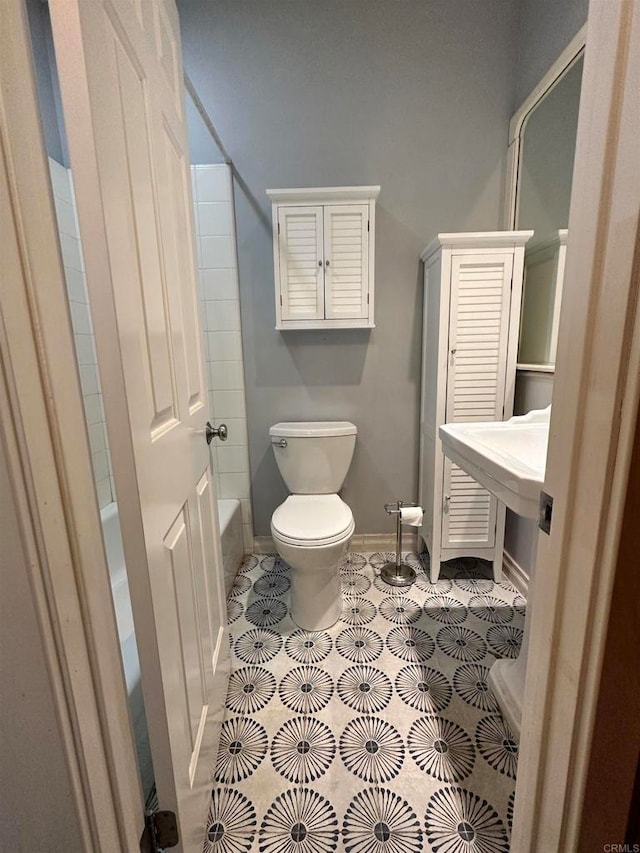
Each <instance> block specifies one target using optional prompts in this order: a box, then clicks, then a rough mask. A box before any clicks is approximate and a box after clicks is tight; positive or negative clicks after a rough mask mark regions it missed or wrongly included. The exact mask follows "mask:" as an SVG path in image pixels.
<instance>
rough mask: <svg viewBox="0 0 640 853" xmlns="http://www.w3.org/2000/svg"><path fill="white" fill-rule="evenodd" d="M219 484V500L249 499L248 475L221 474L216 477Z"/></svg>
mask: <svg viewBox="0 0 640 853" xmlns="http://www.w3.org/2000/svg"><path fill="white" fill-rule="evenodd" d="M218 481H219V483H220V497H221V498H248V497H249V475H248V474H223V473H220V474H219V475H218Z"/></svg>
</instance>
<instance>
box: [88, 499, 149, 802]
mask: <svg viewBox="0 0 640 853" xmlns="http://www.w3.org/2000/svg"><path fill="white" fill-rule="evenodd" d="M100 520H101V521H102V536H103V539H104V547H105V550H106V553H107V563H108V565H109V575H110V576H111V594H112V596H113V604H114V607H115V611H116V622H117V623H118V637H119V638H120V653H121V656H122V666H123V668H124V678H125V681H126V684H127V693H128V696H129V712H130V714H131V724H132V726H133V736H134V739H135V744H136V753H137V757H138V770H139V771H140V779H141V782H142V790H143V792H144V798H145V801H146V800H147V798H148V797H149V795H150V794H151V792H152V790H153V785H154V776H153V764H152V761H151V747H150V744H149V733H148V730H147V718H146V716H145V712H144V700H143V698H142V685H141V683H140V660H139V658H138V646H137V644H136V634H135V630H134V627H133V614H132V612H131V598H130V596H129V583H128V581H127V569H126V565H125V562H124V549H123V547H122V536H121V535H120V521H119V519H118V504H117V503H110V504H107V506H105V507H104V508H103V509H101V510H100Z"/></svg>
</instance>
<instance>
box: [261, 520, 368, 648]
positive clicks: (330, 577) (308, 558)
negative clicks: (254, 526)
mask: <svg viewBox="0 0 640 853" xmlns="http://www.w3.org/2000/svg"><path fill="white" fill-rule="evenodd" d="M352 532H353V531H350V532H349V535H348V536H347V537H346V538H345V539H343V541H342V542H334V543H332V544H331V545H321V546H318V547H312V548H305V547H300V546H297V545H291V544H289V543H287V542H282V541H280V540H279V539H278V538H277V536H275V535H274V542H275V546H276V548H277V549H278V554H280V556H281V557H282V559H283V560H284V561H285V562H286V563H288V564H289V566H290V567H291V593H290V594H291V607H290V615H291V618H292V619H293V621H294V622H295V624H296V625H297V626H298V627H299V628H302V629H304V630H305V631H324V630H326V629H327V628H330V627H331V626H332V625H335V623H336V622H337V621H338V619H339V618H340V615H341V613H342V584H341V579H340V565H341V563H342V561H343V560H344V558H345V556H346V553H347V550H348V548H349V542H350V541H351V536H352ZM273 534H274V531H273V530H272V535H273Z"/></svg>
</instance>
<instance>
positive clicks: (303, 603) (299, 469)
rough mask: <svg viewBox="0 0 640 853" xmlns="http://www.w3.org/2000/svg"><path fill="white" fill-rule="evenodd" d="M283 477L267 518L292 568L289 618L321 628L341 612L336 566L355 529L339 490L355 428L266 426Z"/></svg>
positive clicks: (280, 551) (336, 423)
mask: <svg viewBox="0 0 640 853" xmlns="http://www.w3.org/2000/svg"><path fill="white" fill-rule="evenodd" d="M269 432H270V436H271V443H272V446H273V449H274V453H275V455H276V461H277V463H278V468H279V469H280V473H281V474H282V477H283V479H284V481H285V483H286V484H287V486H288V487H289V489H290V490H291V491H292V494H291V495H289V497H288V498H287V499H286V500H285V501H284V502H283V503H281V504H280V506H278V507H277V508H276V509H275V511H274V513H273V515H272V518H271V535H272V538H273V541H274V544H275V546H276V549H277V551H278V554H279V555H280V556H281V557H282V559H283V560H284V561H285V562H286V563H288V565H289V566H290V567H291V606H290V612H291V618H292V619H293V621H294V622H295V623H296V625H298V627H300V628H304V629H306V630H308V631H319V630H322V629H324V628H328V627H330V626H331V625H333V624H334V623H335V622H336V621H337V620H338V619H339V617H340V613H341V610H342V594H341V588H340V574H339V568H340V565H341V563H342V561H343V560H344V558H345V556H346V553H347V551H348V548H349V543H350V541H351V537H352V536H353V531H354V529H355V525H354V521H353V515H352V513H351V510H350V508H349V507H348V506H347V504H346V503H345V502H344V501H343V500H342V498H341V497H340V496H339V495H338V490H339V489H340V488H341V486H342V484H343V482H344V479H345V477H346V474H347V471H348V470H349V466H350V464H351V459H352V456H353V450H354V447H355V439H356V433H357V430H356V427H355V426H354V425H353V424H351V423H348V422H346V421H314V422H308V421H307V422H301V423H292V422H290V423H280V424H276V425H275V426H273V427H271V429H270V431H269Z"/></svg>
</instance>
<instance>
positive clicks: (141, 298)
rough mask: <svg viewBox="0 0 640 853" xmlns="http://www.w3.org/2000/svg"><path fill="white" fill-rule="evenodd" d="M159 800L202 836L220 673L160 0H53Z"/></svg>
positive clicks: (182, 153)
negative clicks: (87, 0)
mask: <svg viewBox="0 0 640 853" xmlns="http://www.w3.org/2000/svg"><path fill="white" fill-rule="evenodd" d="M51 18H52V25H53V31H54V42H55V47H56V56H57V58H58V66H59V68H58V70H59V76H60V84H61V91H62V98H63V107H64V112H65V115H66V116H73V121H70V122H68V123H67V136H68V141H69V148H70V153H71V165H72V170H73V176H74V184H75V188H76V195H77V203H78V216H79V222H80V231H81V235H82V238H83V246H84V249H85V266H86V270H87V281H88V287H89V295H90V301H91V307H92V314H93V318H94V326H95V334H96V344H97V350H98V360H99V363H100V371H101V379H102V386H103V394H104V404H105V415H106V421H107V428H108V433H109V443H110V447H111V455H112V460H113V468H114V477H115V483H116V491H117V495H118V503H119V505H120V516H121V519H122V528H123V531H122V532H123V542H124V548H125V556H126V561H127V570H128V576H129V586H130V590H131V599H132V609H133V614H134V622H135V630H136V638H137V642H138V647H139V655H140V663H141V670H142V679H143V691H144V698H145V706H146V709H147V717H148V721H149V736H150V740H151V748H152V755H153V762H154V771H155V776H156V785H157V789H158V799H159V803H160V807H161V808H169V809H172V810H175V811H176V813H177V815H178V819H179V824H180V834H181V839H182V847H181V849H182V850H184V851H189V853H191V851H193V853H195V851H196V850H197V851H199V850H200V849H201V845H202V839H203V837H204V822H205V817H206V807H207V800H208V797H209V792H210V786H211V774H212V768H213V762H214V760H215V754H216V750H217V741H218V737H219V729H220V725H221V722H222V717H223V710H224V709H223V704H224V697H225V694H226V681H227V678H228V643H227V640H226V610H225V599H224V592H223V585H222V571H221V568H222V560H221V552H220V541H219V536H218V533H217V530H218V526H217V501H216V496H215V481H214V479H213V477H212V473H211V461H210V456H209V450H208V448H207V445H206V443H205V438H204V424H205V421H206V420H207V417H208V415H207V410H206V405H205V403H206V400H207V398H208V392H207V386H206V382H205V376H206V374H205V370H204V363H203V358H202V352H201V332H200V327H199V314H198V301H197V289H196V283H195V282H196V279H195V264H194V258H195V255H194V242H193V229H192V220H191V216H192V213H191V209H192V208H191V197H190V192H191V183H190V176H189V167H188V154H187V152H188V148H187V143H186V132H185V126H184V111H183V105H182V82H181V81H182V75H181V68H182V62H181V51H180V42H179V35H178V25H177V24H178V22H177V14H176V10H175V7H174V5H173V2H172V0H154V2H149V0H140V2H135V3H132V2H130V0H92V2H91V3H87V2H84V0H67V2H65V3H52V4H51Z"/></svg>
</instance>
